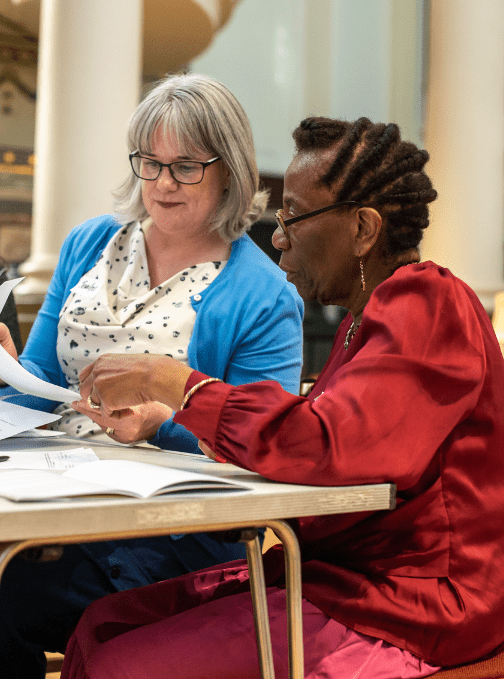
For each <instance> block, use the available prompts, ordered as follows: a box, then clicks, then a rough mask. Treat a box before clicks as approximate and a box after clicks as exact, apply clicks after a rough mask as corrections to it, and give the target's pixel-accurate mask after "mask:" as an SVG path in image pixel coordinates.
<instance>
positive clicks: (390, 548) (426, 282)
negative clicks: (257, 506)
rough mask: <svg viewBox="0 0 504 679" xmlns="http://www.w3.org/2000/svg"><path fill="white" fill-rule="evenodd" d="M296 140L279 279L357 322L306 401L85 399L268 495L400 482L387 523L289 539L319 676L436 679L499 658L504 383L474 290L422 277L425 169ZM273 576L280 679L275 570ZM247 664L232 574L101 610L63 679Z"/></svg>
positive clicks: (153, 677) (158, 364)
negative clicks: (152, 405) (241, 474)
mask: <svg viewBox="0 0 504 679" xmlns="http://www.w3.org/2000/svg"><path fill="white" fill-rule="evenodd" d="M294 139H295V142H296V154H295V157H294V159H293V161H292V163H291V164H290V166H289V168H288V170H287V172H286V175H285V183H284V197H283V210H279V211H278V214H277V219H278V229H277V230H276V232H275V234H274V236H273V242H274V245H275V246H276V247H277V248H278V249H280V250H281V252H282V256H281V260H280V267H281V268H282V269H283V270H284V271H286V272H287V277H288V279H289V280H290V281H292V282H293V283H294V284H295V285H296V287H297V289H298V291H299V292H300V293H301V295H302V296H303V297H304V298H306V299H310V300H318V301H319V302H320V303H322V304H338V305H342V306H345V307H346V308H347V309H348V310H349V312H350V313H349V314H348V316H347V318H346V319H345V320H344V321H343V323H342V325H341V326H340V328H339V330H338V332H337V334H336V337H335V339H334V345H333V349H332V352H331V355H330V356H329V359H328V360H327V363H326V365H325V366H324V369H323V371H322V373H321V374H320V376H319V378H318V380H317V382H316V383H315V385H314V387H313V389H312V392H311V394H310V395H309V396H308V397H301V396H293V395H291V394H288V393H287V392H286V391H285V390H283V389H282V388H281V387H280V386H279V385H278V384H276V383H275V382H272V381H269V382H258V383H255V384H248V385H243V386H232V385H229V384H224V383H219V382H215V381H212V380H209V379H208V377H207V376H206V375H204V374H202V373H201V372H198V371H192V370H191V369H190V368H188V367H186V366H183V365H180V364H177V362H176V361H173V360H170V359H167V358H161V357H159V358H156V357H154V356H152V355H146V356H138V357H136V358H135V357H132V356H121V355H114V356H108V357H106V356H105V357H102V358H100V359H98V360H97V361H96V362H95V363H94V364H92V365H90V366H89V367H88V368H86V369H84V370H83V371H82V373H81V375H80V378H81V387H80V391H81V396H82V397H83V398H87V397H88V396H89V397H90V398H91V399H92V400H93V401H94V402H96V403H100V407H101V409H102V412H103V413H104V414H105V415H107V416H112V417H119V416H120V412H121V409H124V408H127V407H129V406H132V405H135V404H138V403H143V402H145V400H147V399H152V400H158V401H161V402H164V403H166V404H168V405H169V407H171V408H173V409H174V410H177V411H178V412H177V414H176V416H175V420H176V421H177V422H180V423H181V424H183V425H184V426H185V427H187V429H189V430H190V431H191V432H192V433H193V434H194V435H195V436H197V437H198V438H199V439H200V440H201V444H200V445H201V446H202V448H203V449H204V450H205V451H206V453H207V454H208V455H209V456H210V457H212V458H213V459H216V460H217V461H220V462H231V463H233V464H235V465H238V466H241V467H243V468H246V469H250V470H253V471H256V472H259V473H260V474H262V475H263V476H265V477H267V478H270V479H274V480H276V481H285V482H289V483H302V484H313V485H321V486H324V485H327V486H330V485H353V484H366V483H383V482H394V483H395V484H396V485H397V508H396V509H395V510H394V511H391V512H384V511H376V512H364V513H355V514H346V515H333V516H322V517H320V516H316V517H303V518H299V519H297V520H296V521H295V522H293V524H294V527H295V529H296V531H297V535H298V537H299V541H300V545H301V553H302V577H303V624H304V648H305V677H306V678H309V679H315V678H316V677H325V678H329V679H333V678H334V679H335V678H336V677H337V679H350V678H353V677H357V676H358V677H359V679H396V678H397V679H398V678H401V679H403V678H406V677H408V678H413V677H425V676H428V675H431V674H434V673H435V672H436V671H437V670H438V669H439V667H442V666H453V665H458V664H463V663H467V662H470V661H473V660H475V659H478V658H481V657H483V656H485V655H487V654H491V653H492V652H493V651H495V650H496V649H497V648H498V647H499V645H500V644H502V642H503V641H504V623H503V622H502V621H503V620H504V542H503V540H502V523H503V519H502V517H503V516H504V493H503V492H502V479H503V478H504V456H503V455H502V450H501V448H502V440H503V439H504V394H503V391H502V384H503V381H504V363H503V361H502V356H501V353H500V349H499V346H498V344H497V340H496V338H495V335H494V333H493V330H492V327H491V324H490V321H489V319H488V316H487V314H486V313H485V310H484V309H483V307H482V306H481V304H480V303H479V301H478V299H477V297H476V295H475V294H474V293H473V292H472V290H470V288H469V287H468V286H467V285H465V283H463V282H462V281H461V280H459V279H458V278H456V277H455V276H453V275H452V274H451V273H450V272H449V271H448V270H447V269H444V268H442V267H439V266H437V265H436V264H434V263H432V262H423V263H421V262H420V257H419V248H418V246H419V243H420V239H421V237H422V231H423V229H424V228H426V227H427V225H428V203H429V202H431V201H432V200H434V199H435V197H436V192H435V191H434V189H433V188H432V186H431V182H430V180H429V178H428V177H427V175H426V174H425V172H424V166H425V163H426V162H427V160H428V155H427V153H426V152H425V151H420V150H418V149H417V148H416V146H415V145H413V144H411V143H408V142H404V141H402V140H401V138H400V134H399V130H398V128H397V126H396V125H377V124H373V123H371V122H370V121H369V120H368V119H366V118H361V119H360V120H358V121H356V122H354V123H348V122H343V121H339V120H330V119H327V118H310V119H307V120H305V121H303V122H302V123H301V125H300V126H299V127H298V128H297V129H296V130H295V132H294ZM154 374H155V378H154ZM150 376H151V378H152V379H150V380H149V377H150ZM146 385H147V386H146ZM149 385H150V386H149ZM265 569H266V581H267V586H268V589H267V593H268V606H269V614H270V623H271V628H272V638H273V646H274V661H275V670H276V676H277V677H281V678H282V679H283V678H285V677H286V676H287V668H286V661H285V658H286V632H285V628H286V624H285V623H286V620H285V618H286V613H285V592H284V589H283V584H284V583H283V555H282V552H281V550H280V549H278V548H273V549H270V550H269V551H268V552H267V553H266V555H265ZM255 653H256V651H255V640H254V631H253V619H252V611H251V603H250V595H249V593H248V576H247V566H246V563H245V562H241V561H235V562H232V563H229V564H225V565H223V566H220V567H218V568H211V569H206V570H205V571H199V572H197V573H191V574H189V575H186V576H182V577H181V578H175V579H174V580H171V581H166V582H161V583H158V584H155V585H152V586H149V587H145V588H142V589H141V590H131V591H129V592H124V593H119V594H113V595H111V596H110V597H106V598H104V599H101V600H100V601H98V602H96V603H95V604H92V605H91V606H90V608H89V609H88V610H87V611H86V612H85V613H84V616H83V618H82V619H81V621H80V623H79V625H78V627H77V629H76V631H75V633H74V635H73V637H72V639H71V641H70V643H69V646H68V649H67V653H66V655H65V665H64V670H63V674H62V677H65V678H66V679H68V678H69V677H70V678H71V679H85V678H89V679H105V678H106V679H115V678H119V677H125V676H131V677H135V679H142V678H145V679H147V678H148V679H161V678H162V677H170V678H171V679H174V678H175V679H179V678H180V679H181V678H182V677H184V679H188V678H189V677H190V678H191V679H195V678H199V679H230V678H231V677H234V678H236V677H239V678H240V679H248V678H250V679H252V678H254V679H255V678H257V677H258V676H259V670H258V665H257V659H256V655H255Z"/></svg>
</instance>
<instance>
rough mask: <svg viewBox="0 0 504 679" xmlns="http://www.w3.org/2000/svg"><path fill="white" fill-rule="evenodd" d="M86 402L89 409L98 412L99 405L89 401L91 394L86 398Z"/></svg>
mask: <svg viewBox="0 0 504 679" xmlns="http://www.w3.org/2000/svg"><path fill="white" fill-rule="evenodd" d="M87 402H88V404H89V407H90V408H92V409H93V410H100V404H99V403H95V402H94V401H92V400H91V394H90V395H89V396H88V397H87Z"/></svg>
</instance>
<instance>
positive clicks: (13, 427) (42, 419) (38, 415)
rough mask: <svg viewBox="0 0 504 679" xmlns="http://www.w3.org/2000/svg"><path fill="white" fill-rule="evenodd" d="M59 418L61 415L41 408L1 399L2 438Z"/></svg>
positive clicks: (0, 424)
mask: <svg viewBox="0 0 504 679" xmlns="http://www.w3.org/2000/svg"><path fill="white" fill-rule="evenodd" d="M59 419H60V416H59V415H53V413H44V412H42V411H41V410H33V409H32V408H25V407H23V406H18V405H15V404H14V403H8V402H7V401H0V439H6V438H8V437H9V436H14V434H19V433H20V432H22V431H26V430H27V429H34V428H35V427H41V426H42V425H44V424H49V422H56V420H59Z"/></svg>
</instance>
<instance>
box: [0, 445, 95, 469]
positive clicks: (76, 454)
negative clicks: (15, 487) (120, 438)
mask: <svg viewBox="0 0 504 679" xmlns="http://www.w3.org/2000/svg"><path fill="white" fill-rule="evenodd" d="M5 453H6V454H7V453H8V456H9V459H8V460H5V461H3V462H0V472H2V471H4V470H6V469H72V468H73V467H75V465H77V464H82V463H83V462H93V461H96V460H98V456H97V455H96V453H94V452H93V451H92V450H89V449H87V448H72V449H71V450H15V451H5ZM0 459H1V457H0Z"/></svg>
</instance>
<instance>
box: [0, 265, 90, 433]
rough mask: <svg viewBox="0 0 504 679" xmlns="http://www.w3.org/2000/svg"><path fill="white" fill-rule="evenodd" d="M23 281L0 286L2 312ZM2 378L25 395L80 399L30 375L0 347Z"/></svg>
mask: <svg viewBox="0 0 504 679" xmlns="http://www.w3.org/2000/svg"><path fill="white" fill-rule="evenodd" d="M22 280H23V278H15V279H14V280H12V281H5V283H2V285H0V311H2V309H3V308H4V305H5V302H6V301H7V298H8V296H9V295H10V293H11V292H12V290H13V288H14V287H15V286H16V285H17V284H18V283H20V282H21V281H22ZM0 378H1V379H2V380H3V381H4V382H6V383H7V384H10V386H11V387H14V389H17V390H18V391H20V392H22V393H23V394H31V396H40V397H42V398H47V399H49V400H50V401H63V402H64V403H72V401H78V400H79V398H80V397H79V394H77V393H75V392H73V391H71V390H70V389H65V388H64V387H58V386H56V385H54V384H50V383H49V382H45V381H44V380H41V379H40V378H39V377H35V375H32V374H31V373H29V372H28V371H27V370H25V369H24V368H23V366H22V365H21V364H20V363H18V362H17V361H16V359H14V358H12V356H10V355H9V354H8V353H7V352H6V351H5V349H4V348H3V347H2V346H0ZM56 419H58V418H56ZM52 421H53V420H51V422H52ZM33 426H38V425H33ZM25 429H27V427H25ZM20 431H22V430H20Z"/></svg>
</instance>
